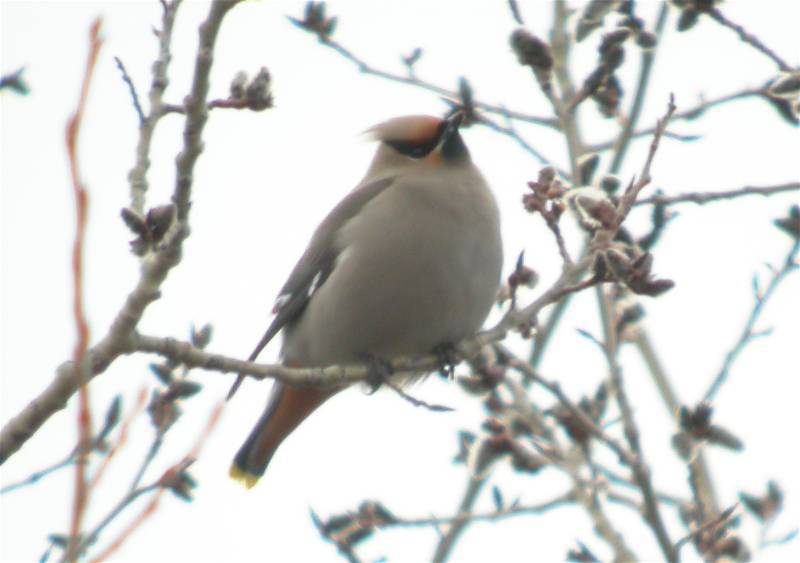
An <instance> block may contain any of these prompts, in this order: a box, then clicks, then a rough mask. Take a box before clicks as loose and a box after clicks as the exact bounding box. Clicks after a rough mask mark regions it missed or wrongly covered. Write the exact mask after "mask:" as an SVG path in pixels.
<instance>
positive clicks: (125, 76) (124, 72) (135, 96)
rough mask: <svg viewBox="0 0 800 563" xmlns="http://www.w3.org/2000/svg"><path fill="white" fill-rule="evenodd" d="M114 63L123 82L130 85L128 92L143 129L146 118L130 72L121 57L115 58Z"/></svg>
mask: <svg viewBox="0 0 800 563" xmlns="http://www.w3.org/2000/svg"><path fill="white" fill-rule="evenodd" d="M114 62H115V63H117V68H118V69H119V71H120V72H121V73H122V81H123V82H125V84H127V85H128V90H129V91H130V93H131V99H132V101H133V108H134V109H135V110H136V115H137V116H139V127H141V126H143V125H144V120H145V117H144V112H143V111H142V106H141V104H140V103H139V94H138V93H137V92H136V85H134V83H133V80H132V79H131V77H130V75H129V74H128V70H127V69H126V68H125V65H124V64H123V63H122V60H121V59H120V58H119V57H114Z"/></svg>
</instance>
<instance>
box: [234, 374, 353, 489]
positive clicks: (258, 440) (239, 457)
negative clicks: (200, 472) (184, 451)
mask: <svg viewBox="0 0 800 563" xmlns="http://www.w3.org/2000/svg"><path fill="white" fill-rule="evenodd" d="M337 391H339V389H335V388H334V389H314V388H310V387H293V386H291V385H286V384H284V383H281V382H280V381H276V382H275V385H274V387H273V388H272V393H271V395H270V399H269V403H268V404H267V408H266V409H265V410H264V413H263V414H262V415H261V418H259V419H258V422H257V423H256V425H255V427H254V428H253V430H252V431H251V432H250V435H249V436H248V437H247V440H246V441H245V443H244V444H242V447H241V448H239V451H238V452H237V454H236V457H234V458H233V464H232V465H231V469H230V476H231V478H232V479H234V480H236V481H239V482H241V483H242V484H244V486H245V487H247V488H248V489H249V488H251V487H253V486H254V485H255V484H256V483H257V482H258V480H259V478H260V477H261V476H262V475H264V472H265V471H266V469H267V465H269V461H270V459H272V455H273V454H274V453H275V450H277V449H278V446H280V445H281V443H282V442H283V440H284V439H285V438H286V437H287V436H288V435H289V434H291V433H292V431H293V430H294V429H295V428H297V425H298V424H300V423H301V422H303V420H305V418H306V417H307V416H308V415H309V414H311V413H312V412H313V411H314V410H315V409H316V408H317V407H319V406H320V405H321V404H322V403H324V402H325V401H326V400H327V399H328V398H330V397H331V396H332V395H334V394H335V393H336V392H337Z"/></svg>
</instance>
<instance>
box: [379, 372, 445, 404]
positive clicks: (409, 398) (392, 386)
mask: <svg viewBox="0 0 800 563" xmlns="http://www.w3.org/2000/svg"><path fill="white" fill-rule="evenodd" d="M381 385H386V387H388V388H389V389H391V390H392V391H394V392H395V393H397V394H398V395H399V396H400V397H401V398H402V399H404V400H406V401H408V402H409V403H411V404H412V405H414V406H415V407H423V408H425V409H427V410H429V411H432V412H453V410H455V409H453V408H452V407H448V406H445V405H437V404H433V403H428V402H426V401H423V400H422V399H417V398H416V397H412V396H411V395H409V394H408V393H406V392H405V391H403V390H402V389H401V388H400V386H399V385H397V384H396V383H395V382H394V381H392V380H391V379H389V378H384V379H383V380H382V381H381Z"/></svg>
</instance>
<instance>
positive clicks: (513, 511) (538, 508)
mask: <svg viewBox="0 0 800 563" xmlns="http://www.w3.org/2000/svg"><path fill="white" fill-rule="evenodd" d="M572 502H575V495H574V493H572V492H568V493H564V494H562V495H559V496H557V497H555V498H554V499H552V500H549V501H546V502H542V503H539V504H527V505H524V504H518V505H512V506H509V507H507V508H504V509H502V510H495V511H493V512H477V513H458V514H456V515H455V516H446V517H436V516H432V517H428V518H395V519H394V520H393V521H391V522H389V523H388V524H386V525H385V526H383V527H387V528H388V527H401V528H416V527H421V526H436V527H438V526H441V525H453V524H456V523H459V522H463V521H470V522H494V521H497V520H504V519H506V518H509V517H511V516H523V515H526V514H528V515H529V514H542V513H544V512H548V511H550V510H553V509H554V508H559V507H561V506H564V505H565V504H569V503H572Z"/></svg>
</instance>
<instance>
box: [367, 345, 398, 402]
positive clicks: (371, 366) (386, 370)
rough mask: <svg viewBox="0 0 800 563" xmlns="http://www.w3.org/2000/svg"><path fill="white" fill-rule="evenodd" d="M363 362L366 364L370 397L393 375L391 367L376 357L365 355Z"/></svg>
mask: <svg viewBox="0 0 800 563" xmlns="http://www.w3.org/2000/svg"><path fill="white" fill-rule="evenodd" d="M364 361H365V362H366V364H367V385H369V387H370V391H369V392H370V395H371V394H372V393H374V392H375V391H377V390H378V389H379V388H380V386H381V385H383V384H384V383H386V382H387V381H388V380H389V377H391V375H392V373H393V370H392V365H391V364H390V363H389V362H387V361H386V360H384V359H381V358H378V357H377V356H370V355H365V356H364Z"/></svg>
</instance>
